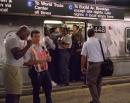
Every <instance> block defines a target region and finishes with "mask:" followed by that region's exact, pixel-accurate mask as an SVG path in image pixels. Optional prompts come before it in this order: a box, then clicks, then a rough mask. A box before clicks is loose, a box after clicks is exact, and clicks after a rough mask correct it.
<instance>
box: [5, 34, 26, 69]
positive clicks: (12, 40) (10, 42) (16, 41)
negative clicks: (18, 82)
mask: <svg viewBox="0 0 130 103" xmlns="http://www.w3.org/2000/svg"><path fill="white" fill-rule="evenodd" d="M15 47H18V48H20V49H23V48H24V47H25V44H24V41H22V40H21V39H20V38H19V37H18V36H17V35H16V34H13V36H10V37H8V38H7V39H6V43H5V50H6V64H8V65H12V66H20V67H21V66H23V57H21V58H20V59H18V60H16V59H15V58H14V56H13V54H12V52H11V49H12V48H15Z"/></svg>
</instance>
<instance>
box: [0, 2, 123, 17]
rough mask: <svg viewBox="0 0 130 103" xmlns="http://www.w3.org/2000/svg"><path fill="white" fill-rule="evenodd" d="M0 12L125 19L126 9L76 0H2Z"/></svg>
mask: <svg viewBox="0 0 130 103" xmlns="http://www.w3.org/2000/svg"><path fill="white" fill-rule="evenodd" d="M0 13H1V14H2V13H6V14H15V13H16V14H21V13H22V14H32V15H49V16H65V17H66V16H71V17H84V18H86V17H87V18H103V19H124V9H120V8H117V7H108V6H97V5H90V4H85V3H75V2H70V3H69V2H67V3H64V2H54V1H40V0H38V1H37V0H0Z"/></svg>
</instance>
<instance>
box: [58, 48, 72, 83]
mask: <svg viewBox="0 0 130 103" xmlns="http://www.w3.org/2000/svg"><path fill="white" fill-rule="evenodd" d="M69 60H70V52H69V50H68V49H59V59H58V67H59V74H60V84H68V83H69Z"/></svg>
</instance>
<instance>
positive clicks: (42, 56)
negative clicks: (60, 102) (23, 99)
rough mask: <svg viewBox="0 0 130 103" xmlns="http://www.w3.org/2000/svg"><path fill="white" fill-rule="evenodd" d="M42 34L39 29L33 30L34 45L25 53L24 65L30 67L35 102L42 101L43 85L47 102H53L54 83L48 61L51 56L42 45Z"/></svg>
mask: <svg viewBox="0 0 130 103" xmlns="http://www.w3.org/2000/svg"><path fill="white" fill-rule="evenodd" d="M40 36H41V34H40V32H39V31H38V30H33V31H32V32H31V39H32V43H33V45H32V46H31V48H30V49H29V50H28V52H27V53H26V55H25V63H24V65H25V66H28V67H29V76H30V78H31V83H32V87H33V103H40V97H39V94H40V88H41V86H42V88H43V90H44V91H45V97H46V103H52V97H51V92H52V84H51V77H50V74H49V72H48V63H47V62H50V61H51V57H50V55H49V53H48V51H46V50H45V49H43V47H42V46H41V45H40Z"/></svg>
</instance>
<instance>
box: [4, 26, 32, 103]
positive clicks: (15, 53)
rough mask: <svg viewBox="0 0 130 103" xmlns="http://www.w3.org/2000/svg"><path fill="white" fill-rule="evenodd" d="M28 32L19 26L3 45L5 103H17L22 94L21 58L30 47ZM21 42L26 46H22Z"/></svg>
mask: <svg viewBox="0 0 130 103" xmlns="http://www.w3.org/2000/svg"><path fill="white" fill-rule="evenodd" d="M29 34H30V30H29V29H28V27H27V26H21V27H20V28H19V29H18V31H17V32H16V33H14V34H13V35H14V36H10V37H8V38H7V40H6V43H5V49H6V64H5V67H4V86H5V91H6V103H19V100H20V94H21V93H22V86H23V82H22V78H23V77H22V69H21V67H22V66H23V57H24V55H25V53H26V52H27V50H28V49H29V48H30V46H31V45H32V42H31V41H30V40H28V41H27V38H28V36H29ZM23 41H26V42H27V45H26V46H24V45H23Z"/></svg>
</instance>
